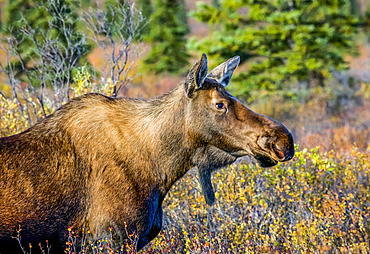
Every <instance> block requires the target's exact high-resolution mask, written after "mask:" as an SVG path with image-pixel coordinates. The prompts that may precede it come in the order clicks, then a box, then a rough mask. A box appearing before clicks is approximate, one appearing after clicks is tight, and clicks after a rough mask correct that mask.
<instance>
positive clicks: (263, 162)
mask: <svg viewBox="0 0 370 254" xmlns="http://www.w3.org/2000/svg"><path fill="white" fill-rule="evenodd" d="M271 151H272V152H273V155H269V152H267V151H263V152H259V153H255V154H254V156H253V157H254V158H255V159H256V160H257V161H258V162H259V165H260V166H261V167H265V168H267V167H272V166H275V165H276V164H277V163H278V162H279V161H284V160H285V154H284V152H283V151H282V150H281V149H280V148H279V147H278V146H277V145H276V144H275V143H272V144H271ZM274 157H276V158H277V159H275V158H274Z"/></svg>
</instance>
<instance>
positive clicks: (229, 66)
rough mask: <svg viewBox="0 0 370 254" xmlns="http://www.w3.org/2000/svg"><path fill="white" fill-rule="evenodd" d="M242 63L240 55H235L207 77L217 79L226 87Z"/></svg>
mask: <svg viewBox="0 0 370 254" xmlns="http://www.w3.org/2000/svg"><path fill="white" fill-rule="evenodd" d="M239 63H240V57H239V56H234V57H233V58H230V59H229V60H227V61H226V62H224V63H222V64H220V65H219V66H217V67H216V68H214V69H213V70H212V71H211V72H210V73H209V74H208V75H207V78H212V79H215V80H216V81H217V82H218V83H220V84H221V85H223V86H224V87H226V86H227V85H228V84H229V82H230V79H231V77H232V75H233V72H234V70H235V69H236V67H238V65H239Z"/></svg>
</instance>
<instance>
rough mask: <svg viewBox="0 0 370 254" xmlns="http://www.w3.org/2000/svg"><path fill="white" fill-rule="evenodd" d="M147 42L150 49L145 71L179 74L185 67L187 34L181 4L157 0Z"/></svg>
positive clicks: (182, 3) (187, 56) (173, 1)
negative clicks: (149, 44)
mask: <svg viewBox="0 0 370 254" xmlns="http://www.w3.org/2000/svg"><path fill="white" fill-rule="evenodd" d="M155 8H156V9H155V12H154V13H153V15H152V17H151V24H150V33H149V35H148V36H147V37H146V40H147V41H148V42H149V43H151V46H152V49H151V52H150V53H149V55H148V56H147V57H146V58H145V59H144V68H146V69H148V70H149V71H152V72H154V73H163V72H168V73H179V72H181V71H182V70H183V68H184V67H186V65H187V64H188V58H189V55H188V53H187V50H186V38H185V35H186V34H187V33H188V32H189V26H188V24H187V21H186V18H184V17H186V14H184V12H185V8H184V2H183V1H179V0H156V2H155Z"/></svg>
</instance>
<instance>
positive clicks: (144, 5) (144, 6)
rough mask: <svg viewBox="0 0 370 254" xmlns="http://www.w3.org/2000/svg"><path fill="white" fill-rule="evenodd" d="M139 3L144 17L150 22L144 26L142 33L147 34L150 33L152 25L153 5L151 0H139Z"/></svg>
mask: <svg viewBox="0 0 370 254" xmlns="http://www.w3.org/2000/svg"><path fill="white" fill-rule="evenodd" d="M137 5H138V8H139V10H140V11H141V12H142V14H143V16H144V18H145V19H146V21H147V22H148V24H147V25H146V26H145V27H144V28H143V31H142V34H143V35H147V34H149V31H150V27H149V22H150V16H151V15H152V13H153V6H152V3H151V1H150V0H137Z"/></svg>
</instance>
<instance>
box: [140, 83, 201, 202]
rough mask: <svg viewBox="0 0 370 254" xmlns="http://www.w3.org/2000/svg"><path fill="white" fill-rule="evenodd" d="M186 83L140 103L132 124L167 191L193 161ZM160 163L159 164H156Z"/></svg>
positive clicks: (159, 182) (156, 174)
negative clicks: (186, 109)
mask: <svg viewBox="0 0 370 254" xmlns="http://www.w3.org/2000/svg"><path fill="white" fill-rule="evenodd" d="M185 105H186V97H185V94H184V91H183V86H182V85H179V86H178V87H177V88H176V89H174V90H173V91H172V92H170V93H167V94H164V95H161V96H159V97H157V98H153V99H149V100H147V101H144V102H142V103H140V105H139V106H138V112H136V113H137V114H136V115H135V117H134V122H133V128H136V133H138V135H137V138H138V141H139V143H140V146H141V149H144V150H147V151H150V152H149V156H150V157H151V161H152V165H153V166H152V169H151V170H152V180H153V181H154V182H156V184H158V186H159V187H160V189H161V190H160V192H161V193H162V195H163V197H164V195H165V194H166V193H167V192H168V191H169V189H170V188H171V186H172V185H173V184H174V183H175V182H176V181H177V180H178V179H180V178H181V177H182V176H183V175H184V174H185V173H186V172H187V171H188V170H189V169H190V168H191V167H192V166H193V165H192V156H193V154H194V152H195V149H194V148H193V147H192V146H191V143H190V141H189V139H188V137H187V134H186V127H185ZM157 165H158V166H157Z"/></svg>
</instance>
